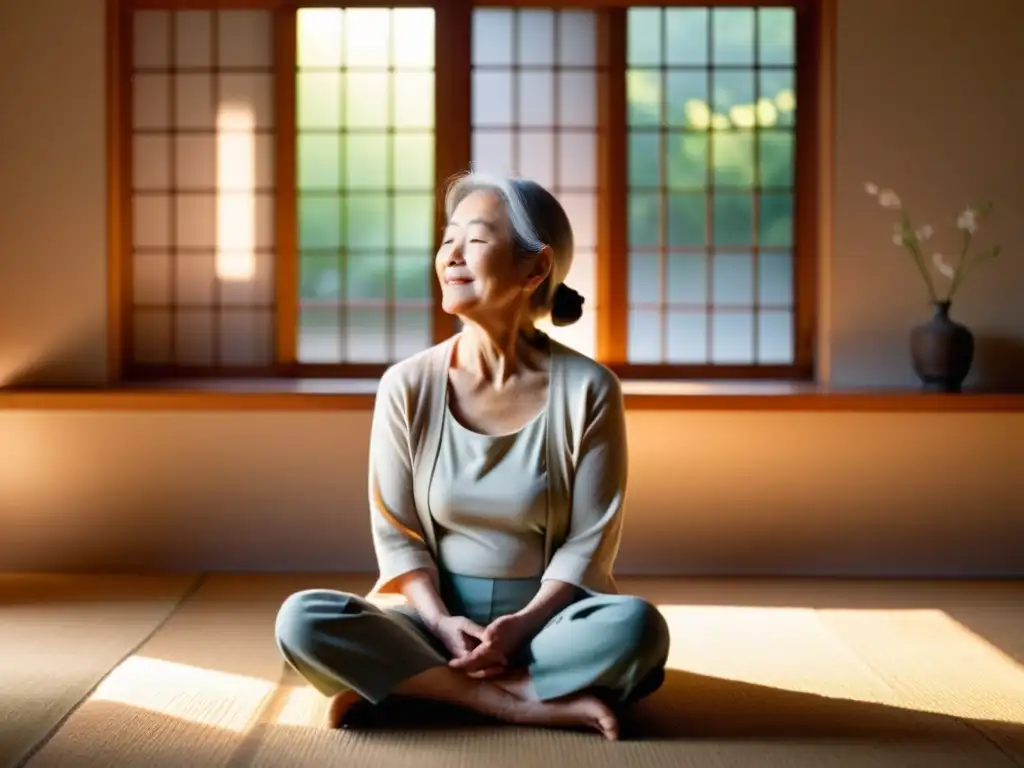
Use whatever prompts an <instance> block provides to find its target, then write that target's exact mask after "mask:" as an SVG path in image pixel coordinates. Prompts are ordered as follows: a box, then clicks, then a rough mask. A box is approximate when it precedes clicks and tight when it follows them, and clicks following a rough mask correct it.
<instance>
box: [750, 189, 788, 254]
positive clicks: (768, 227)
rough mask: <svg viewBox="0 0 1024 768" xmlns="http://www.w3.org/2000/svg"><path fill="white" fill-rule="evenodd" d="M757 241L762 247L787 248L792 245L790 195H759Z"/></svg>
mask: <svg viewBox="0 0 1024 768" xmlns="http://www.w3.org/2000/svg"><path fill="white" fill-rule="evenodd" d="M760 213H761V216H760V221H759V222H758V229H759V232H758V241H759V242H760V244H761V245H762V246H764V247H773V248H788V247H790V246H792V245H793V197H792V195H761V211H760Z"/></svg>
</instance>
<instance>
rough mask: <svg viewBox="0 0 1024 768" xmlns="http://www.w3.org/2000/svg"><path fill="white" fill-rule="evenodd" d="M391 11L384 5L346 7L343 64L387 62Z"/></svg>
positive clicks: (359, 65) (355, 64) (382, 63)
mask: <svg viewBox="0 0 1024 768" xmlns="http://www.w3.org/2000/svg"><path fill="white" fill-rule="evenodd" d="M390 33H391V12H390V11H389V10H388V9H387V8H350V9H347V10H346V11H345V45H344V50H345V64H346V65H347V66H349V67H357V68H358V67H379V68H383V67H386V66H387V65H388V54H389V53H390V42H391V40H390V38H391V34H390Z"/></svg>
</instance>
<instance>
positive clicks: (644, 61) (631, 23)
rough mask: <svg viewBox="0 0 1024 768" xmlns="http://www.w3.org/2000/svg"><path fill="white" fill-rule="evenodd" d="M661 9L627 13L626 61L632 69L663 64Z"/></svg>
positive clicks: (628, 10)
mask: <svg viewBox="0 0 1024 768" xmlns="http://www.w3.org/2000/svg"><path fill="white" fill-rule="evenodd" d="M661 18H662V10H661V9H660V8H629V9H627V11H626V61H627V62H628V63H629V65H630V66H632V67H652V66H653V67H656V66H658V65H659V64H661V58H662V57H661V41H662V31H661Z"/></svg>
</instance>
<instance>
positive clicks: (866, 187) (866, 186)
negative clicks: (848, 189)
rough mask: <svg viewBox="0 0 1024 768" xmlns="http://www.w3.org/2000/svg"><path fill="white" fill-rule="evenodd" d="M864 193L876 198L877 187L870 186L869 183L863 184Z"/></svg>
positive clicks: (875, 185)
mask: <svg viewBox="0 0 1024 768" xmlns="http://www.w3.org/2000/svg"><path fill="white" fill-rule="evenodd" d="M864 191H865V192H867V193H868V194H869V195H871V196H872V197H876V196H877V195H878V185H877V184H872V183H871V182H870V181H867V182H865V183H864Z"/></svg>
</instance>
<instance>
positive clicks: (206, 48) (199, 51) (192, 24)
mask: <svg viewBox="0 0 1024 768" xmlns="http://www.w3.org/2000/svg"><path fill="white" fill-rule="evenodd" d="M174 16H175V19H174V29H175V31H174V43H175V61H174V63H175V65H176V66H177V67H179V68H184V67H207V68H208V67H210V66H211V65H212V64H213V35H212V28H213V22H212V18H211V16H212V14H211V13H210V12H209V11H181V12H179V13H176V14H174Z"/></svg>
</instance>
